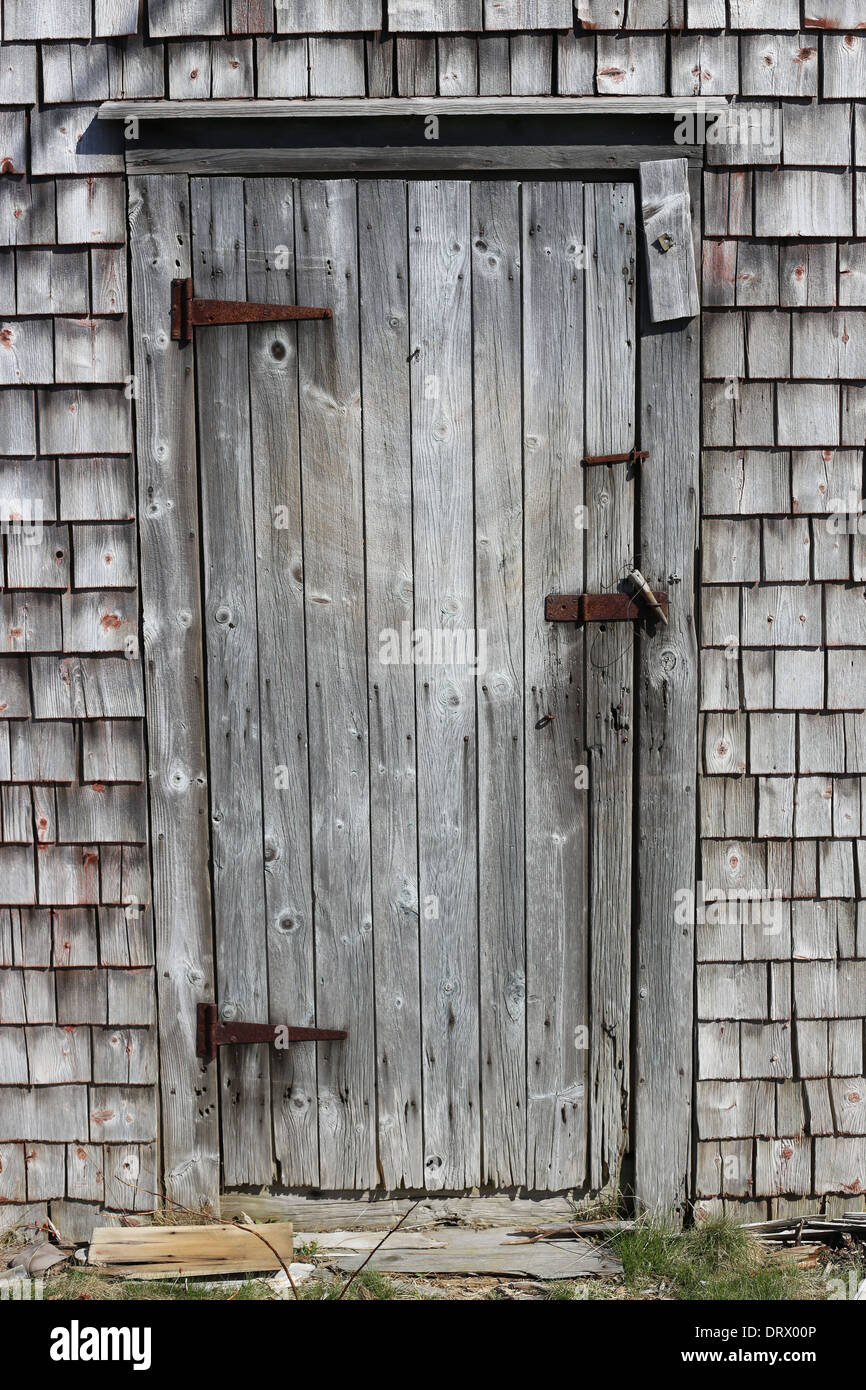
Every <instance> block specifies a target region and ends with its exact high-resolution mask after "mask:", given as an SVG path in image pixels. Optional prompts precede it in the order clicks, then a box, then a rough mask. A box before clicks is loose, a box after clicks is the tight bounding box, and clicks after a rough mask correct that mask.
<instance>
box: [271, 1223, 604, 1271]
mask: <svg viewBox="0 0 866 1390" xmlns="http://www.w3.org/2000/svg"><path fill="white" fill-rule="evenodd" d="M268 1229H270V1228H268ZM398 1236H399V1233H398ZM441 1236H442V1245H443V1247H444V1248H435V1249H411V1248H410V1249H405V1248H404V1249H400V1248H399V1247H397V1248H391V1246H390V1242H387V1241H386V1242H385V1244H384V1245H383V1246H382V1247H381V1249H380V1250H379V1251H377V1253H376V1254H375V1255H373V1256H372V1258H371V1259H370V1260H369V1264H368V1265H367V1268H368V1269H376V1270H381V1271H382V1272H383V1273H384V1272H386V1271H388V1272H390V1273H392V1274H499V1275H511V1276H514V1277H517V1278H520V1277H523V1276H529V1277H535V1278H537V1279H580V1278H587V1277H589V1278H592V1277H594V1276H595V1277H597V1276H614V1275H617V1274H621V1273H622V1265H621V1264H620V1261H619V1260H618V1259H617V1258H616V1256H614V1255H611V1254H609V1253H608V1252H607V1251H606V1250H605V1249H604V1247H603V1246H598V1245H593V1244H591V1243H590V1241H588V1240H582V1239H581V1238H580V1237H579V1236H571V1237H565V1238H563V1237H560V1238H555V1237H552V1238H551V1239H550V1240H544V1241H538V1242H533V1243H532V1244H517V1243H516V1241H517V1240H518V1239H519V1238H518V1237H517V1236H516V1234H515V1233H513V1232H511V1231H503V1230H498V1231H497V1230H488V1231H464V1230H456V1229H454V1228H453V1227H449V1228H448V1229H446V1230H442V1231H441ZM396 1238H398V1237H396ZM367 1258H368V1254H367V1253H365V1252H363V1251H359V1252H357V1253H355V1254H348V1253H347V1254H344V1255H339V1254H336V1255H332V1254H328V1256H327V1263H328V1264H329V1265H333V1266H335V1267H336V1268H337V1269H344V1270H350V1269H358V1268H359V1266H360V1265H361V1264H362V1263H363V1262H364V1261H365V1260H367Z"/></svg>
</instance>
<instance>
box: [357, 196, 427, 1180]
mask: <svg viewBox="0 0 866 1390" xmlns="http://www.w3.org/2000/svg"><path fill="white" fill-rule="evenodd" d="M406 196H407V195H406V185H405V183H403V182H402V181H400V180H393V179H383V180H381V181H376V180H365V181H364V182H362V183H361V184H360V185H359V189H358V199H359V206H358V235H359V262H360V264H359V270H360V279H361V374H362V378H363V393H364V511H365V515H366V522H367V660H368V667H369V677H368V682H369V684H368V693H369V701H370V710H371V720H372V722H371V728H370V769H371V772H370V823H371V835H372V875H373V933H374V935H373V940H374V945H375V965H376V1072H377V1087H378V1134H379V1164H380V1170H381V1178H382V1182H383V1183H384V1185H385V1187H387V1188H389V1189H392V1190H393V1189H394V1188H398V1187H416V1188H418V1187H423V1186H424V1149H423V1134H422V1102H421V998H420V983H419V949H420V943H419V935H418V931H419V918H418V827H417V808H416V793H417V779H416V767H415V672H414V669H413V667H412V665H411V664H409V663H408V662H404V661H398V662H394V661H391V660H389V659H388V648H389V641H388V639H389V635H390V634H392V633H393V634H402V631H403V624H404V623H405V624H408V626H409V628H412V627H413V625H414V624H413V616H414V601H413V568H414V566H413V556H412V440H411V422H410V400H409V392H410V385H409V355H410V352H411V347H410V344H409V266H408V243H407V237H408V229H407V224H406V213H407V209H406Z"/></svg>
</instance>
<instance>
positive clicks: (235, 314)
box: [171, 276, 334, 343]
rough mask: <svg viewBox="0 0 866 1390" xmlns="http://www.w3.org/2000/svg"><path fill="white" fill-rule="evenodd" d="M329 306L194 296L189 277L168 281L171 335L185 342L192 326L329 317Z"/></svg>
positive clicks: (188, 339) (202, 326) (190, 335)
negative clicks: (322, 307)
mask: <svg viewBox="0 0 866 1390" xmlns="http://www.w3.org/2000/svg"><path fill="white" fill-rule="evenodd" d="M333 317H334V311H333V309H307V308H304V307H302V306H301V305H298V304H253V303H251V302H250V301H248V300H243V299H194V298H193V293H192V277H191V276H190V277H187V279H185V280H172V282H171V336H172V338H173V340H174V341H175V342H176V343H188V342H189V341H190V339H191V337H192V330H193V329H194V328H208V327H211V326H213V325H217V324H231V323H285V322H288V321H297V320H301V319H332V318H333Z"/></svg>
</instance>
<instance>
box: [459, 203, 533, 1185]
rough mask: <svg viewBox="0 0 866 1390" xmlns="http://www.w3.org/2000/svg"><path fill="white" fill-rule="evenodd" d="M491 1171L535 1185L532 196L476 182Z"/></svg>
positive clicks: (486, 1117)
mask: <svg viewBox="0 0 866 1390" xmlns="http://www.w3.org/2000/svg"><path fill="white" fill-rule="evenodd" d="M471 202H472V248H473V258H472V317H473V325H474V331H473V354H474V400H475V556H476V558H475V594H476V610H477V611H476V624H477V627H478V630H479V631H480V632H484V633H485V634H486V644H487V645H486V662H485V666H484V669H483V670H479V672H478V679H477V686H478V703H479V716H478V837H479V843H478V858H479V870H478V875H479V893H480V901H481V903H482V904H483V910H482V911H481V914H480V919H479V952H480V960H479V966H480V986H481V1034H480V1046H481V1066H482V1086H481V1093H482V1130H483V1146H482V1151H483V1156H484V1158H483V1172H482V1175H481V1180H482V1182H484V1183H490V1184H492V1185H493V1186H495V1187H506V1188H508V1187H520V1186H521V1185H522V1184H523V1183H524V1182H525V1180H526V966H525V947H526V943H525V935H524V933H525V921H524V872H523V833H524V832H523V758H524V751H523V741H524V730H523V600H522V595H523V447H522V446H523V430H522V418H521V409H520V396H521V370H522V364H521V342H520V326H521V305H520V300H521V275H520V191H519V188H518V185H517V184H515V183H511V182H504V181H491V182H484V183H482V182H479V183H474V184H473V185H472V194H471Z"/></svg>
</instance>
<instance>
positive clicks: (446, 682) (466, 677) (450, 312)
mask: <svg viewBox="0 0 866 1390" xmlns="http://www.w3.org/2000/svg"><path fill="white" fill-rule="evenodd" d="M469 240H470V209H469V186H468V184H466V183H450V182H440V181H436V182H430V183H411V184H410V185H409V265H410V293H409V304H410V315H411V320H410V321H411V332H412V348H413V360H412V478H413V493H414V544H415V626H416V630H417V629H420V630H421V631H422V632H424V633H425V634H427V639H428V640H429V641H432V640H433V638H434V637H435V635H436V634H437V633H444V634H446V635H447V636H448V638H449V639H452V638H462V639H464V642H465V641H467V639H468V640H470V641H471V640H472V639H473V638H474V628H475V595H474V576H473V550H474V538H473V515H472V389H471V380H472V375H471V374H472V359H471V352H472V348H471V321H470V318H471V302H470V295H471V292H470V281H469V276H470V244H469ZM442 648H443V650H442V652H441V659H439V660H436V661H435V664H434V662H433V661H430V662H429V663H425V664H419V665H417V666H416V668H415V671H416V686H415V688H416V707H417V720H418V855H419V866H420V867H419V880H420V886H419V895H420V907H421V1016H422V1036H423V1045H424V1146H425V1157H424V1168H425V1182H426V1186H427V1187H428V1188H430V1189H442V1188H446V1189H449V1188H450V1189H458V1190H459V1189H462V1188H465V1187H471V1186H474V1185H475V1184H477V1183H478V1182H479V1181H480V1172H481V1152H480V1137H481V1134H480V1131H481V1124H480V1111H479V1075H478V1070H479V1067H478V954H477V932H478V922H477V882H476V871H477V827H476V809H477V807H476V732H475V717H476V715H475V678H474V673H473V668H472V666H471V665H470V664H469V662H468V661H466V660H465V657H466V656H467V655H468V651H464V652H463V653H461V652H460V651H459V650H458V648H457V645H456V643H455V644H454V645H452V648H451V650H450V652H449V651H447V650H445V644H444V641H443V642H442ZM434 655H435V654H434ZM461 656H462V657H463V658H464V659H463V660H461Z"/></svg>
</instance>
